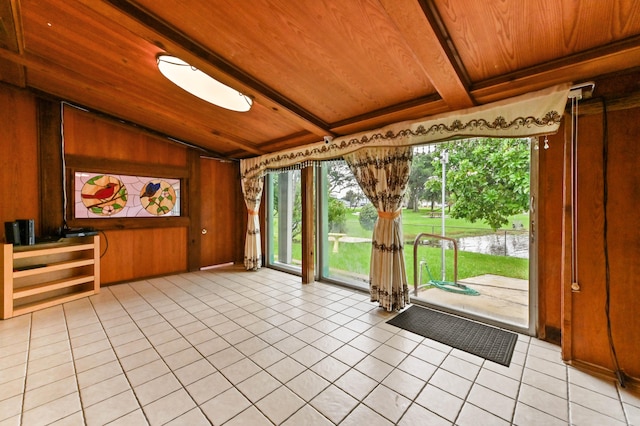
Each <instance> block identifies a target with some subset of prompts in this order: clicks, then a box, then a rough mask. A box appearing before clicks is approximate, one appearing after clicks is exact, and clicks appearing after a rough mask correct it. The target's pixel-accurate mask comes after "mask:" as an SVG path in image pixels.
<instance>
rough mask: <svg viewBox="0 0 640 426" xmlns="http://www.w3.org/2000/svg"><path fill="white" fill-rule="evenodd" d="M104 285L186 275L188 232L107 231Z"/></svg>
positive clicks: (103, 246) (103, 243)
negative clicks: (154, 277) (179, 273)
mask: <svg viewBox="0 0 640 426" xmlns="http://www.w3.org/2000/svg"><path fill="white" fill-rule="evenodd" d="M100 247H101V249H102V253H103V256H102V258H101V259H100V261H101V268H100V270H101V271H100V272H101V277H100V278H101V281H102V284H108V283H117V282H122V281H128V280H133V279H136V278H140V277H153V276H158V275H166V274H173V273H178V272H185V271H186V269H187V228H185V227H180V228H150V229H144V230H122V231H114V230H112V231H105V232H104V233H103V234H102V235H101V236H100Z"/></svg>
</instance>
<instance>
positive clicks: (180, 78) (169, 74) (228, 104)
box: [157, 55, 253, 112]
mask: <svg viewBox="0 0 640 426" xmlns="http://www.w3.org/2000/svg"><path fill="white" fill-rule="evenodd" d="M157 64H158V69H159V70H160V72H161V73H162V75H164V76H165V77H166V78H168V79H169V80H170V81H171V82H173V83H174V84H175V85H176V86H178V87H180V88H182V89H183V90H185V91H187V92H189V93H191V94H192V95H194V96H197V97H198V98H200V99H202V100H204V101H207V102H209V103H211V104H213V105H217V106H219V107H221V108H225V109H228V110H231V111H237V112H247V111H249V110H250V109H251V105H253V101H252V100H251V98H249V97H248V96H245V95H243V94H242V93H240V92H238V91H237V90H235V89H232V88H231V87H229V86H227V85H226V84H223V83H220V82H219V81H218V80H216V79H215V78H213V77H211V76H209V75H207V74H205V73H203V72H202V71H200V70H199V69H197V68H196V67H194V66H192V65H190V64H188V63H187V62H185V61H183V60H182V59H180V58H176V57H175V56H171V55H158V58H157Z"/></svg>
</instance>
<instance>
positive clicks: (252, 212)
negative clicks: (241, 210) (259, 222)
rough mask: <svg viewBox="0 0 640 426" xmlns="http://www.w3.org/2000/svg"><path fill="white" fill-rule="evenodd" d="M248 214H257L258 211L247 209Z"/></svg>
mask: <svg viewBox="0 0 640 426" xmlns="http://www.w3.org/2000/svg"><path fill="white" fill-rule="evenodd" d="M247 212H248V213H249V216H258V215H259V214H260V213H259V212H258V211H257V210H249V209H247Z"/></svg>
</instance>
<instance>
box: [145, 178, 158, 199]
mask: <svg viewBox="0 0 640 426" xmlns="http://www.w3.org/2000/svg"><path fill="white" fill-rule="evenodd" d="M158 189H160V182H158V183H153V182H149V183H148V184H147V186H146V187H145V188H144V192H143V193H142V194H140V198H143V197H151V196H153V194H155V193H156V191H158Z"/></svg>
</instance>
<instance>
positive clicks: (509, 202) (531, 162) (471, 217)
mask: <svg viewBox="0 0 640 426" xmlns="http://www.w3.org/2000/svg"><path fill="white" fill-rule="evenodd" d="M532 141H533V147H534V148H533V149H532ZM536 154H537V140H535V139H531V138H526V139H491V138H479V139H466V140H458V141H452V142H446V143H441V144H438V145H431V146H424V147H417V148H416V149H415V150H414V158H413V162H412V172H411V177H410V182H409V188H408V191H407V205H406V209H405V210H404V211H403V218H402V220H403V232H404V240H405V242H406V245H410V250H409V251H407V250H406V248H405V262H406V267H407V277H408V279H409V281H410V284H411V285H410V289H411V295H412V301H413V302H414V303H421V304H426V305H430V306H434V307H436V308H439V309H442V310H445V311H449V312H453V313H456V314H460V315H463V316H468V317H471V318H476V319H479V320H481V321H483V322H488V323H492V324H495V325H499V326H502V327H505V328H510V329H513V330H516V331H520V332H526V333H528V334H531V333H533V332H534V330H532V327H533V324H535V315H536V309H535V308H536V306H537V303H536V299H535V297H536V290H535V288H536V277H535V262H536V259H535V250H533V249H532V244H534V243H535V240H534V238H533V235H532V232H531V229H532V225H531V224H532V223H535V217H533V216H535V208H534V207H535V206H534V205H533V204H534V203H533V201H534V200H536V191H537V185H536V182H537V176H536V175H535V172H532V171H534V170H536V167H535V164H537V157H536ZM416 237H419V238H417V239H416Z"/></svg>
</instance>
